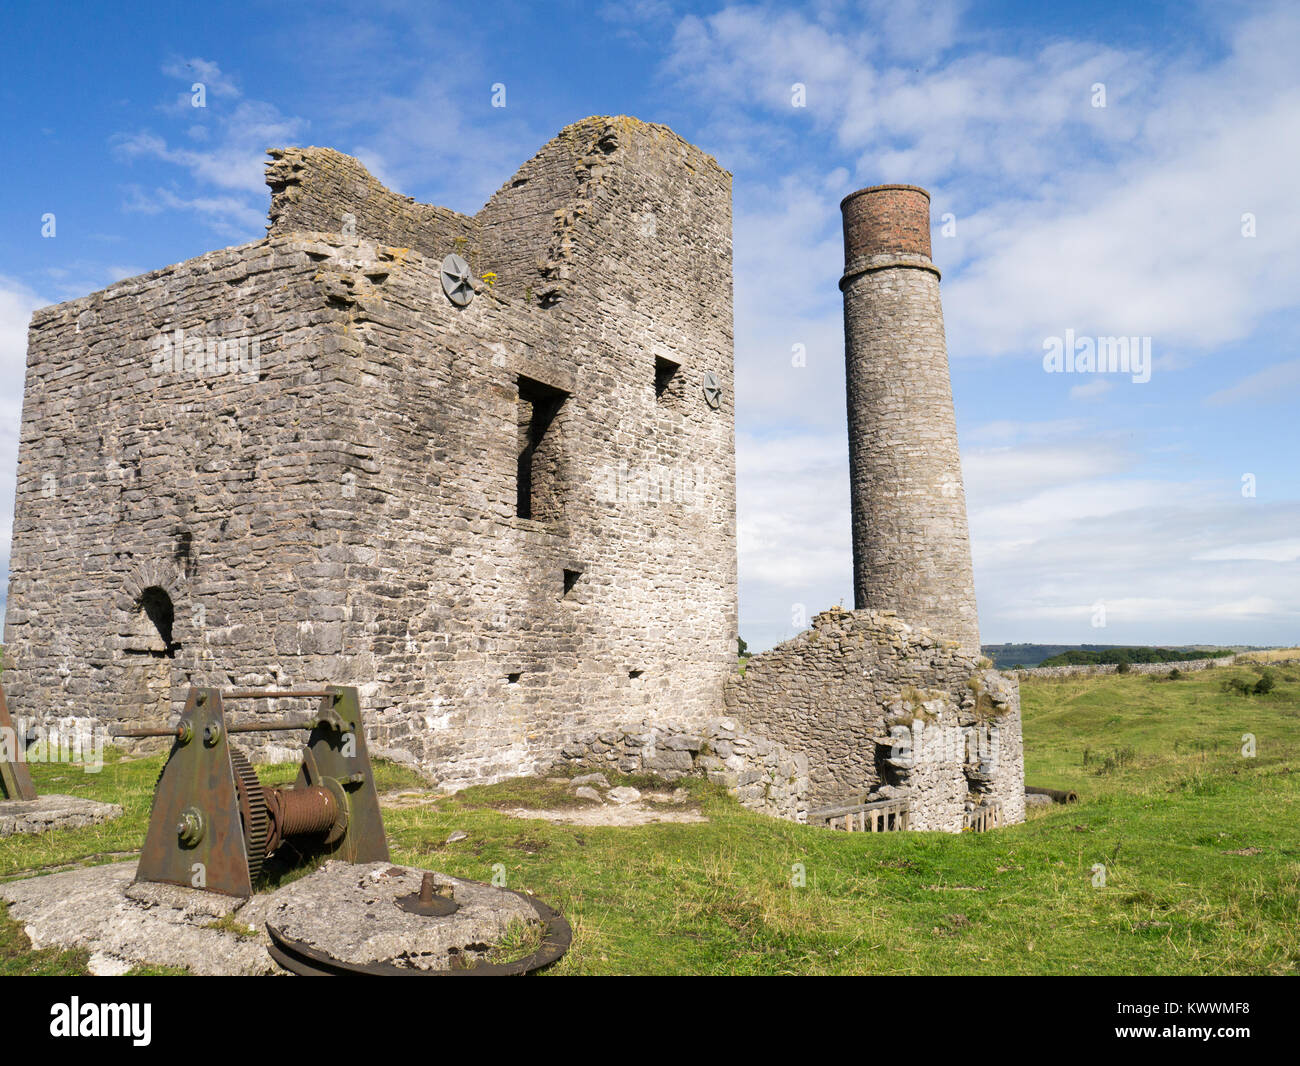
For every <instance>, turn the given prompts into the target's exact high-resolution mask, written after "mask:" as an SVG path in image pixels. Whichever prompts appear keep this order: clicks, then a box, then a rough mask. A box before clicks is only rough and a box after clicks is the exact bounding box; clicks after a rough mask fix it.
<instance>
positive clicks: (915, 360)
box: [840, 185, 980, 656]
mask: <svg viewBox="0 0 1300 1066" xmlns="http://www.w3.org/2000/svg"><path fill="white" fill-rule="evenodd" d="M840 210H841V211H842V212H843V214H844V277H843V278H842V279H841V281H840V289H841V291H842V292H843V293H844V354H845V368H846V377H847V382H846V383H847V386H848V407H849V474H850V478H851V491H852V504H853V597H854V601H855V604H856V606H857V608H858V609H859V610H861V609H863V608H874V609H877V610H880V609H884V610H894V611H897V612H898V614H899V616H900V617H901V618H902V619H903V620H904V621H906V622H911V623H914V624H920V625H924V626H928V627H929V628H930V629H931V630H932V631H933V632H934V633H935V635H936V636H939V637H943V638H945V639H948V640H955V641H957V642H958V643H959V644H960V645H961V646H962V648H963V649H964V650H966V651H968V652H970V653H972V654H974V655H977V656H978V655H979V654H980V650H979V647H980V640H979V619H978V616H977V614H976V611H975V582H974V577H973V576H972V573H971V557H970V533H969V531H968V530H967V528H966V492H965V489H964V488H963V487H962V480H961V458H960V455H959V454H958V451H957V423H956V419H955V417H954V415H953V409H952V381H951V379H950V378H949V376H948V349H947V345H946V343H945V341H944V335H943V309H942V307H941V306H940V303H939V269H938V268H937V267H936V266H935V265H934V263H933V262H932V261H931V260H930V194H929V193H928V192H926V191H925V190H924V189H919V188H917V187H916V186H915V185H876V186H873V187H872V188H869V189H861V190H859V191H858V192H855V193H852V194H851V195H849V196H846V197H845V198H844V200H843V202H842V203H841V204H840Z"/></svg>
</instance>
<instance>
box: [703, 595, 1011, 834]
mask: <svg viewBox="0 0 1300 1066" xmlns="http://www.w3.org/2000/svg"><path fill="white" fill-rule="evenodd" d="M727 711H728V713H729V714H731V715H734V716H735V717H736V718H738V719H739V720H740V721H741V722H743V723H745V725H746V726H748V727H749V728H750V729H751V730H752V731H754V732H755V733H757V734H758V735H760V736H765V737H767V738H768V739H770V740H773V741H775V742H777V743H778V744H781V745H782V746H783V747H785V748H787V749H789V750H791V751H794V752H798V753H800V754H803V755H806V756H807V759H808V767H809V778H810V785H809V792H808V805H809V806H810V807H826V806H833V805H835V804H838V803H856V802H860V801H861V800H862V798H863V797H864V796H867V795H868V794H872V798H873V799H874V798H880V799H891V798H899V797H902V796H906V797H907V798H908V800H909V804H910V814H909V823H910V826H911V828H913V829H931V830H941V831H945V832H960V831H961V829H962V826H963V816H964V814H965V813H966V811H967V810H969V809H971V808H973V807H974V806H978V805H981V804H983V803H986V802H991V801H996V802H998V803H1000V804H1001V805H1002V811H1003V816H1004V818H1005V820H1006V822H1008V823H1013V822H1020V821H1023V820H1024V759H1023V750H1022V741H1021V730H1020V695H1019V688H1018V686H1017V684H1016V682H1015V680H1014V679H1012V678H1006V677H1003V676H1002V675H1001V674H998V673H996V672H995V671H992V670H987V669H984V668H983V666H982V664H981V663H980V662H979V661H977V660H976V659H975V658H973V657H972V656H970V655H967V654H965V653H964V652H962V651H961V649H960V648H959V647H958V645H957V643H956V642H955V641H945V640H939V639H936V638H935V637H934V636H933V635H932V634H931V633H930V632H929V631H928V630H926V629H923V628H913V627H912V626H910V625H908V624H907V623H906V622H904V621H902V620H901V619H899V618H898V617H897V616H896V615H895V614H894V613H893V612H891V611H882V612H877V611H865V610H864V611H846V610H843V609H840V608H832V609H831V610H829V611H825V612H823V613H822V614H819V615H817V616H816V617H815V618H814V619H813V624H812V628H811V629H808V630H807V631H805V632H803V633H801V634H799V636H797V637H795V638H794V639H792V640H788V641H786V642H785V643H783V644H780V645H778V646H777V647H775V648H773V649H772V650H771V651H767V652H764V653H762V654H760V655H755V656H753V657H752V658H750V659H749V661H748V662H747V663H746V665H745V673H744V675H743V676H741V675H735V676H733V678H732V680H731V682H730V683H729V684H728V687H727Z"/></svg>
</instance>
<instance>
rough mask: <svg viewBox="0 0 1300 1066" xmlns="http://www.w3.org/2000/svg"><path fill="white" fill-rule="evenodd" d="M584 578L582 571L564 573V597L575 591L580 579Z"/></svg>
mask: <svg viewBox="0 0 1300 1066" xmlns="http://www.w3.org/2000/svg"><path fill="white" fill-rule="evenodd" d="M580 577H582V571H581V570H566V571H564V595H565V596H567V595H568V594H569V593H570V592H572V591H573V586H574V585H576V584H577V583H578V578H580Z"/></svg>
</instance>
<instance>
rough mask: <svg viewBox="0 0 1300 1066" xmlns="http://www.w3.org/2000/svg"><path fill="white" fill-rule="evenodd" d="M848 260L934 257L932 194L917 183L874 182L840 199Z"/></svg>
mask: <svg viewBox="0 0 1300 1066" xmlns="http://www.w3.org/2000/svg"><path fill="white" fill-rule="evenodd" d="M840 211H842V212H843V214H844V262H845V265H848V264H850V263H852V262H853V261H854V260H856V259H860V258H862V257H863V256H872V255H889V254H897V253H900V252H902V253H908V254H911V255H923V256H925V257H926V258H929V256H930V194H929V193H928V192H926V191H925V190H924V189H922V188H920V187H919V186H917V185H873V186H871V187H870V188H869V189H859V190H858V191H857V192H854V193H849V195H848V196H846V197H844V199H843V200H841V201H840Z"/></svg>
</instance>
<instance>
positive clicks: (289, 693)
mask: <svg viewBox="0 0 1300 1066" xmlns="http://www.w3.org/2000/svg"><path fill="white" fill-rule="evenodd" d="M335 695H337V693H334V692H329V691H327V690H325V689H308V690H302V689H300V690H298V691H293V690H290V689H274V688H237V689H232V690H231V691H230V692H223V693H222V694H221V698H222V699H223V700H283V699H294V698H295V697H302V698H303V699H316V700H321V699H325V698H326V697H328V696H335Z"/></svg>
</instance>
